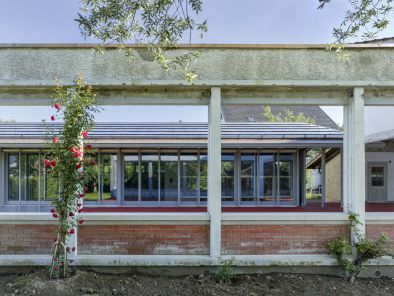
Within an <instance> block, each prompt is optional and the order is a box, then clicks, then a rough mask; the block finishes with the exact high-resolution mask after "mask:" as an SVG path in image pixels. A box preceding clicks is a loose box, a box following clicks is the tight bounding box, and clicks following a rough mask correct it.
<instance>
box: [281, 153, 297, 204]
mask: <svg viewBox="0 0 394 296" xmlns="http://www.w3.org/2000/svg"><path fill="white" fill-rule="evenodd" d="M278 166H279V196H280V197H281V200H291V199H292V195H293V186H292V184H293V155H292V154H279V162H278Z"/></svg>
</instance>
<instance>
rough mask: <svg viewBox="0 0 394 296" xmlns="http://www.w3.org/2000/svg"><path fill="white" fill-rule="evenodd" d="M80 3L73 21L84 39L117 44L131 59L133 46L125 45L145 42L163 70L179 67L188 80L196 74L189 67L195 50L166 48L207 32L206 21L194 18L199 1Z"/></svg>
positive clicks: (97, 0)
mask: <svg viewBox="0 0 394 296" xmlns="http://www.w3.org/2000/svg"><path fill="white" fill-rule="evenodd" d="M82 3H83V6H82V7H81V12H80V13H79V14H78V18H77V19H76V21H77V22H78V23H79V27H80V30H81V33H82V35H83V36H84V37H85V38H93V39H96V40H100V41H101V42H103V44H104V45H103V47H102V48H105V47H106V46H108V45H109V44H117V45H119V48H120V49H121V50H123V51H124V52H125V54H126V56H127V57H128V58H129V59H130V60H132V59H133V58H134V54H135V52H134V49H133V48H130V47H127V46H126V44H130V43H131V44H134V45H138V44H147V45H148V50H149V51H150V52H151V54H152V55H153V57H154V59H155V61H156V62H158V63H159V64H160V65H161V66H162V68H163V69H164V70H166V71H173V70H179V71H181V73H182V74H183V76H184V77H185V78H186V79H187V80H188V81H192V80H193V79H194V78H196V74H195V73H194V71H193V69H192V68H191V63H192V61H193V60H194V59H195V58H196V57H197V55H198V54H197V52H194V51H191V50H185V51H184V52H183V53H181V54H176V55H175V54H173V53H170V52H169V50H170V49H173V48H175V47H176V46H177V44H178V43H179V42H181V41H183V40H185V38H188V40H189V42H191V41H190V39H191V32H192V31H197V32H198V33H199V34H200V36H201V37H202V35H203V34H204V33H205V32H206V31H207V22H206V21H205V20H203V21H201V22H199V21H197V18H198V17H199V16H198V15H199V13H200V12H201V11H202V0H154V1H151V0H82Z"/></svg>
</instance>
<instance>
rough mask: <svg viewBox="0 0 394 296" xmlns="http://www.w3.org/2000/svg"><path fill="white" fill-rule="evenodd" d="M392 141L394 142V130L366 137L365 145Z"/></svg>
mask: <svg viewBox="0 0 394 296" xmlns="http://www.w3.org/2000/svg"><path fill="white" fill-rule="evenodd" d="M391 140H394V129H389V130H385V131H382V132H377V133H374V134H369V135H366V136H365V143H374V142H385V141H391Z"/></svg>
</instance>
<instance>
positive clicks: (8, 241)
mask: <svg viewBox="0 0 394 296" xmlns="http://www.w3.org/2000/svg"><path fill="white" fill-rule="evenodd" d="M55 230H56V226H55V225H32V224H23V225H19V224H1V225H0V254H2V255H13V254H17V255H24V254H36V255H44V254H50V253H51V248H52V245H53V240H54V238H55V237H56V233H55Z"/></svg>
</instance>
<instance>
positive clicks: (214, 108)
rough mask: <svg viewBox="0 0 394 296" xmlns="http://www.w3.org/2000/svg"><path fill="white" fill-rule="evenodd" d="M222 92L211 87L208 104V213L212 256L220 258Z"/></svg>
mask: <svg viewBox="0 0 394 296" xmlns="http://www.w3.org/2000/svg"><path fill="white" fill-rule="evenodd" d="M220 107H221V93H220V87H212V88H211V98H210V101H209V106H208V213H209V214H210V218H211V220H210V256H211V258H212V259H214V260H215V259H218V258H219V256H220V250H221V230H222V229H221V224H222V223H221V222H222V221H221V199H222V190H221V169H220V168H221V154H222V151H221V127H220V121H221V118H220V114H221V113H220Z"/></svg>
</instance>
